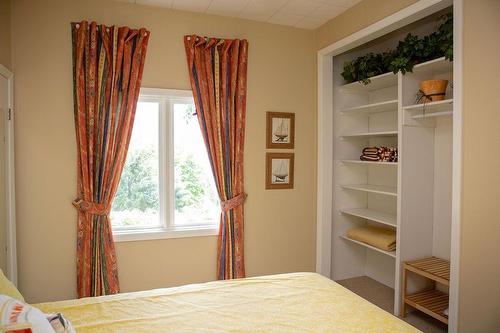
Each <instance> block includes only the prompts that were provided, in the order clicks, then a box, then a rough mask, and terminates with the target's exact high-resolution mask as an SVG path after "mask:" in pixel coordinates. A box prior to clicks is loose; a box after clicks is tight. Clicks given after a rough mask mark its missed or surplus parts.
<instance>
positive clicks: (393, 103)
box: [331, 19, 453, 314]
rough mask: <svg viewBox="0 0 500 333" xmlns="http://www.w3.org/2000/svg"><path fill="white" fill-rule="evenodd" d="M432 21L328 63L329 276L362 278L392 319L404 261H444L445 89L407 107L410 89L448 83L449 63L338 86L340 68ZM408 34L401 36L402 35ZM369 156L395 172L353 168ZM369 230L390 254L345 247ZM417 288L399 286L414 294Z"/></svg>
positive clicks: (448, 163)
mask: <svg viewBox="0 0 500 333" xmlns="http://www.w3.org/2000/svg"><path fill="white" fill-rule="evenodd" d="M434 28H435V20H425V19H424V20H422V23H421V25H419V24H414V25H412V27H411V28H402V29H401V30H400V31H399V32H398V33H393V34H392V35H391V36H390V37H385V38H380V39H379V40H375V41H371V42H370V43H369V44H367V45H366V46H360V47H358V48H356V49H354V50H353V51H351V52H347V53H343V54H340V55H337V56H335V57H333V159H334V161H333V162H334V163H333V175H332V176H333V177H332V178H333V214H332V249H331V275H332V278H333V279H334V280H342V279H346V278H352V277H357V276H363V275H366V276H369V277H371V278H373V279H375V280H377V281H379V282H381V283H383V284H385V285H387V286H389V287H391V288H393V289H394V304H395V314H399V311H400V301H401V299H400V290H401V271H402V269H401V267H402V263H403V262H404V261H407V260H413V259H418V258H419V257H426V256H432V255H434V256H437V257H440V258H443V259H449V258H450V236H451V193H452V187H451V184H452V179H451V175H452V146H453V145H452V143H453V141H452V138H453V135H452V133H453V122H452V117H451V116H452V115H453V89H452V86H451V84H449V86H448V89H447V91H446V96H445V100H442V101H436V102H430V103H426V104H425V105H424V104H415V103H416V96H417V93H418V91H419V85H420V82H421V81H423V80H429V79H446V80H449V81H450V83H451V82H452V80H453V63H452V62H450V61H448V60H446V59H444V58H439V59H434V60H431V61H428V62H425V63H421V64H418V65H416V66H415V67H414V69H413V72H409V73H406V74H405V75H402V74H401V73H398V74H397V75H395V74H393V73H386V74H382V75H378V76H375V77H373V78H370V83H369V84H367V85H365V84H364V83H362V82H353V83H349V84H345V82H344V81H343V79H342V77H341V75H340V73H341V72H342V67H343V64H344V62H345V61H347V60H352V59H354V58H356V57H358V56H360V55H364V54H366V53H368V52H379V51H385V50H387V49H388V48H389V47H394V46H395V45H397V42H398V41H399V40H401V39H403V38H404V37H405V36H406V34H407V33H408V32H412V33H416V34H427V33H428V32H430V31H433V29H434ZM410 29H411V30H410ZM369 146H387V147H397V148H398V158H399V161H398V162H370V161H361V160H360V159H359V157H360V155H361V153H362V149H363V148H364V147H369ZM363 224H371V225H376V226H379V227H384V228H389V229H392V230H395V231H396V238H397V246H396V251H394V252H387V251H383V250H380V249H378V248H375V247H373V246H370V245H368V244H365V243H362V242H359V241H356V240H352V239H349V238H348V237H347V236H346V234H347V231H348V230H349V229H350V228H353V227H356V226H360V225H363ZM419 283H420V281H409V287H408V288H409V290H410V291H411V290H418V289H419V287H421V285H420V284H419Z"/></svg>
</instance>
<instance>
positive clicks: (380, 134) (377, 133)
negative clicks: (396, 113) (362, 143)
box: [340, 131, 398, 139]
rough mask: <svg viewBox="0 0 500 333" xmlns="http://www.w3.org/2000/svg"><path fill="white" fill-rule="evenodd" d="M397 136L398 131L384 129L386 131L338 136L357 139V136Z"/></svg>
mask: <svg viewBox="0 0 500 333" xmlns="http://www.w3.org/2000/svg"><path fill="white" fill-rule="evenodd" d="M391 136H398V131H386V132H366V133H357V134H346V135H342V136H340V137H341V138H342V139H357V138H373V137H391Z"/></svg>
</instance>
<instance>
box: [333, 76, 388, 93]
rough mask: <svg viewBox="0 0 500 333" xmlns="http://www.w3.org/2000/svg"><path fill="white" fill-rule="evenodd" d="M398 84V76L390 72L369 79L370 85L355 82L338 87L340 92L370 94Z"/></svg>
mask: <svg viewBox="0 0 500 333" xmlns="http://www.w3.org/2000/svg"><path fill="white" fill-rule="evenodd" d="M397 84H398V76H397V75H396V74H394V73H392V72H390V73H385V74H380V75H377V76H373V77H371V78H370V83H368V84H366V85H365V84H364V83H363V82H361V81H356V82H352V83H348V84H344V85H343V86H340V88H341V89H342V90H346V91H351V92H370V91H374V90H379V89H384V88H389V87H392V86H394V87H395V86H396V85H397Z"/></svg>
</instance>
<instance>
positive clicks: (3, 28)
mask: <svg viewBox="0 0 500 333" xmlns="http://www.w3.org/2000/svg"><path fill="white" fill-rule="evenodd" d="M10 8H11V0H0V64H2V65H4V66H5V67H7V68H11V62H10V51H11V50H10V22H11V21H10Z"/></svg>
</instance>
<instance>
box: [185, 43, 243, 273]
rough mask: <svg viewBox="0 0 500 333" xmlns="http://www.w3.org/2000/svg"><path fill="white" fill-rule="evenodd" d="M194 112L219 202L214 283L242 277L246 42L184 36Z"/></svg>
mask: <svg viewBox="0 0 500 333" xmlns="http://www.w3.org/2000/svg"><path fill="white" fill-rule="evenodd" d="M184 45H185V49H186V56H187V62H188V68H189V76H190V78H191V87H192V89H193V95H194V101H195V105H196V114H197V116H198V121H199V124H200V127H201V130H202V133H203V138H204V141H205V146H206V148H207V151H208V156H209V158H210V163H211V166H212V171H213V175H214V178H215V183H216V185H217V191H218V194H219V198H220V201H221V210H222V212H221V218H220V227H219V241H218V251H217V253H218V256H217V275H218V279H220V280H222V279H232V278H242V277H245V264H244V255H243V222H244V221H243V220H244V211H243V203H244V200H245V197H246V194H245V192H244V184H243V150H244V142H245V114H246V94H247V59H248V42H247V41H246V40H238V39H218V38H205V37H199V36H185V37H184Z"/></svg>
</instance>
